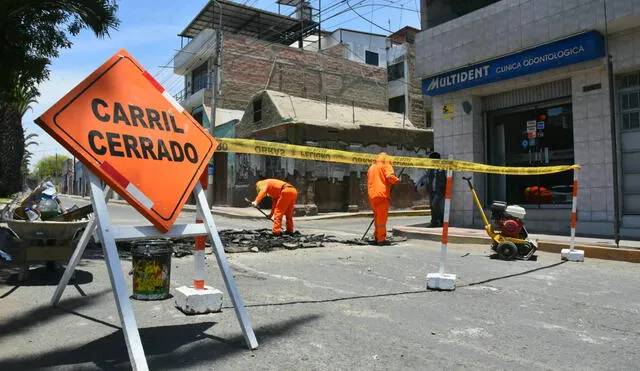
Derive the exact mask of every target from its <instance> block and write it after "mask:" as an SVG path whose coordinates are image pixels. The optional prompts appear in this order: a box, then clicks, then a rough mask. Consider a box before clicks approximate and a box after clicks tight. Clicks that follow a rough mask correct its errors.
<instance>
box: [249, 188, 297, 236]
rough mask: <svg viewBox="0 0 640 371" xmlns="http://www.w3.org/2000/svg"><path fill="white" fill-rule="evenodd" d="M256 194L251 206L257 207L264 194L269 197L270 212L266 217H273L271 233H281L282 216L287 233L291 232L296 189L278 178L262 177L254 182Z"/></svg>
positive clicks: (279, 234)
mask: <svg viewBox="0 0 640 371" xmlns="http://www.w3.org/2000/svg"><path fill="white" fill-rule="evenodd" d="M256 191H257V192H258V195H257V196H256V199H255V200H254V201H253V202H251V206H253V207H258V204H259V203H260V202H261V201H262V199H263V198H265V197H266V196H269V197H271V213H269V216H268V218H269V219H271V217H273V228H272V232H273V234H275V235H277V236H281V235H282V218H283V216H285V217H286V218H287V233H288V234H293V207H294V205H295V204H296V199H297V198H298V191H297V190H296V188H295V187H294V186H292V185H291V184H289V183H287V182H284V181H282V180H280V179H264V180H260V181H258V182H257V183H256Z"/></svg>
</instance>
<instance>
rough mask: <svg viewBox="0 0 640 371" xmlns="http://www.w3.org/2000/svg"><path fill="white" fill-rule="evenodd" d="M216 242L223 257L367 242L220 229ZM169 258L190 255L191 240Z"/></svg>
mask: <svg viewBox="0 0 640 371" xmlns="http://www.w3.org/2000/svg"><path fill="white" fill-rule="evenodd" d="M219 234H220V239H221V240H222V244H223V246H224V251H225V252H227V253H235V252H249V251H251V252H268V251H272V250H279V249H286V250H295V249H310V248H315V247H323V246H324V245H325V244H327V243H342V244H347V245H368V244H369V243H368V242H367V241H361V240H360V239H358V238H352V239H342V238H337V237H335V236H331V235H326V234H324V233H322V234H302V233H300V232H298V231H296V232H294V233H293V234H292V235H289V234H284V235H282V236H276V235H274V234H273V233H272V232H271V230H270V229H266V228H265V229H255V230H251V229H224V230H221V231H219ZM172 242H173V255H174V256H175V257H177V258H179V257H183V256H186V255H191V254H192V253H193V251H192V250H193V246H194V239H193V238H180V239H173V240H172ZM125 245H126V243H122V242H118V247H120V248H123V249H124V250H128V249H127V247H128V246H125Z"/></svg>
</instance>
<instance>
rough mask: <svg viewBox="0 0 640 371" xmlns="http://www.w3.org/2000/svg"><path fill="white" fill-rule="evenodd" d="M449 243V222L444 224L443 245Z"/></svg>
mask: <svg viewBox="0 0 640 371" xmlns="http://www.w3.org/2000/svg"><path fill="white" fill-rule="evenodd" d="M448 242H449V222H444V223H442V243H443V244H445V245H446V244H447V243H448Z"/></svg>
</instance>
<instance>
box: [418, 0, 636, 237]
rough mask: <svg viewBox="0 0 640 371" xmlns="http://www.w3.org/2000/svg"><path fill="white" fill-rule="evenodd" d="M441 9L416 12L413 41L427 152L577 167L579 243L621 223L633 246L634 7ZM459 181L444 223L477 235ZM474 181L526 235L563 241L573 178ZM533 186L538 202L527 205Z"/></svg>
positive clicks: (513, 1) (520, 3) (614, 2)
mask: <svg viewBox="0 0 640 371" xmlns="http://www.w3.org/2000/svg"><path fill="white" fill-rule="evenodd" d="M444 3H445V2H444V1H437V0H435V1H429V0H423V1H422V6H423V8H422V14H423V15H426V17H424V16H423V27H424V29H423V31H422V32H420V33H419V34H418V35H417V38H416V46H417V48H416V49H417V57H416V72H417V74H418V76H419V77H420V78H422V79H423V80H422V89H423V94H424V95H425V103H427V102H428V103H427V104H429V105H430V106H431V110H432V112H433V114H432V122H433V128H434V147H435V149H436V150H437V151H439V152H441V153H442V154H443V155H445V156H447V155H453V157H454V158H455V159H459V160H466V161H474V162H479V163H488V164H494V165H503V166H525V167H533V166H552V165H565V164H574V163H575V164H579V165H581V167H582V168H581V170H580V171H579V178H580V183H579V184H580V189H579V194H578V223H577V231H578V233H582V234H590V235H604V236H611V235H613V234H614V222H615V221H616V220H618V221H619V226H620V234H621V236H622V237H623V238H624V237H627V238H632V237H640V191H639V190H640V2H639V1H632V0H592V1H590V0H586V1H577V0H566V1H548V0H501V1H485V2H484V3H483V4H480V3H482V2H478V4H479V8H476V9H475V10H471V11H466V13H465V11H464V10H463V9H455V6H456V4H457V3H459V2H455V1H452V2H446V3H449V8H447V9H444V8H442V6H443V4H444ZM469 3H471V2H469ZM478 4H476V5H478ZM467 5H468V4H467ZM451 6H453V7H454V9H451ZM430 7H431V9H430ZM467 10H468V9H467ZM430 11H431V16H430V15H429V13H430ZM438 12H440V14H441V16H440V17H438V16H436V15H435V14H434V13H438ZM442 14H444V15H442ZM459 14H463V15H461V16H459ZM605 14H606V17H605ZM441 21H442V22H441ZM425 22H426V23H425ZM607 55H611V60H612V70H611V72H612V75H613V78H611V79H610V78H609V69H608V63H607V57H606V56H607ZM610 93H611V94H610ZM457 175H458V176H457V177H456V181H455V182H454V193H453V199H452V208H451V218H452V223H453V224H454V225H480V224H481V220H480V219H479V215H478V213H477V212H475V211H474V208H475V206H474V203H473V199H472V197H471V194H470V193H469V191H468V189H465V184H464V183H463V182H462V181H457V180H458V179H459V176H462V175H463V174H457ZM464 175H466V174H464ZM614 178H615V180H614ZM473 181H474V185H475V186H476V188H477V190H478V191H479V196H480V198H481V200H482V201H483V204H484V205H485V206H488V205H489V204H490V203H491V202H492V201H493V200H505V201H507V202H508V203H510V204H519V205H521V206H524V207H525V208H526V209H527V226H528V227H529V228H530V229H532V230H533V231H535V232H556V233H568V232H569V227H570V219H571V218H570V215H571V195H572V190H573V186H572V184H573V174H572V173H571V172H565V173H558V174H551V175H542V176H501V175H485V174H479V173H476V174H474V175H473ZM616 185H617V187H616ZM531 187H540V188H545V189H546V191H545V192H546V193H545V196H544V197H542V196H539V197H528V196H527V195H528V193H527V192H526V190H527V188H529V189H530V190H531ZM616 196H617V197H616ZM616 198H617V199H618V203H616V202H614V199H616Z"/></svg>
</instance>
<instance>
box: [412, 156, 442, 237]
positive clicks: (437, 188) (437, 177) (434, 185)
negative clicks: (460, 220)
mask: <svg viewBox="0 0 640 371" xmlns="http://www.w3.org/2000/svg"><path fill="white" fill-rule="evenodd" d="M429 158H433V159H440V154H439V153H438V152H432V153H431V154H429ZM422 187H425V189H426V191H427V192H428V193H429V205H430V207H431V223H429V227H442V223H443V221H444V193H445V191H446V187H447V174H446V172H445V171H444V170H441V169H429V170H427V172H426V173H425V174H424V175H423V176H422V177H421V178H420V180H418V183H417V185H416V189H420V188H422Z"/></svg>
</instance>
